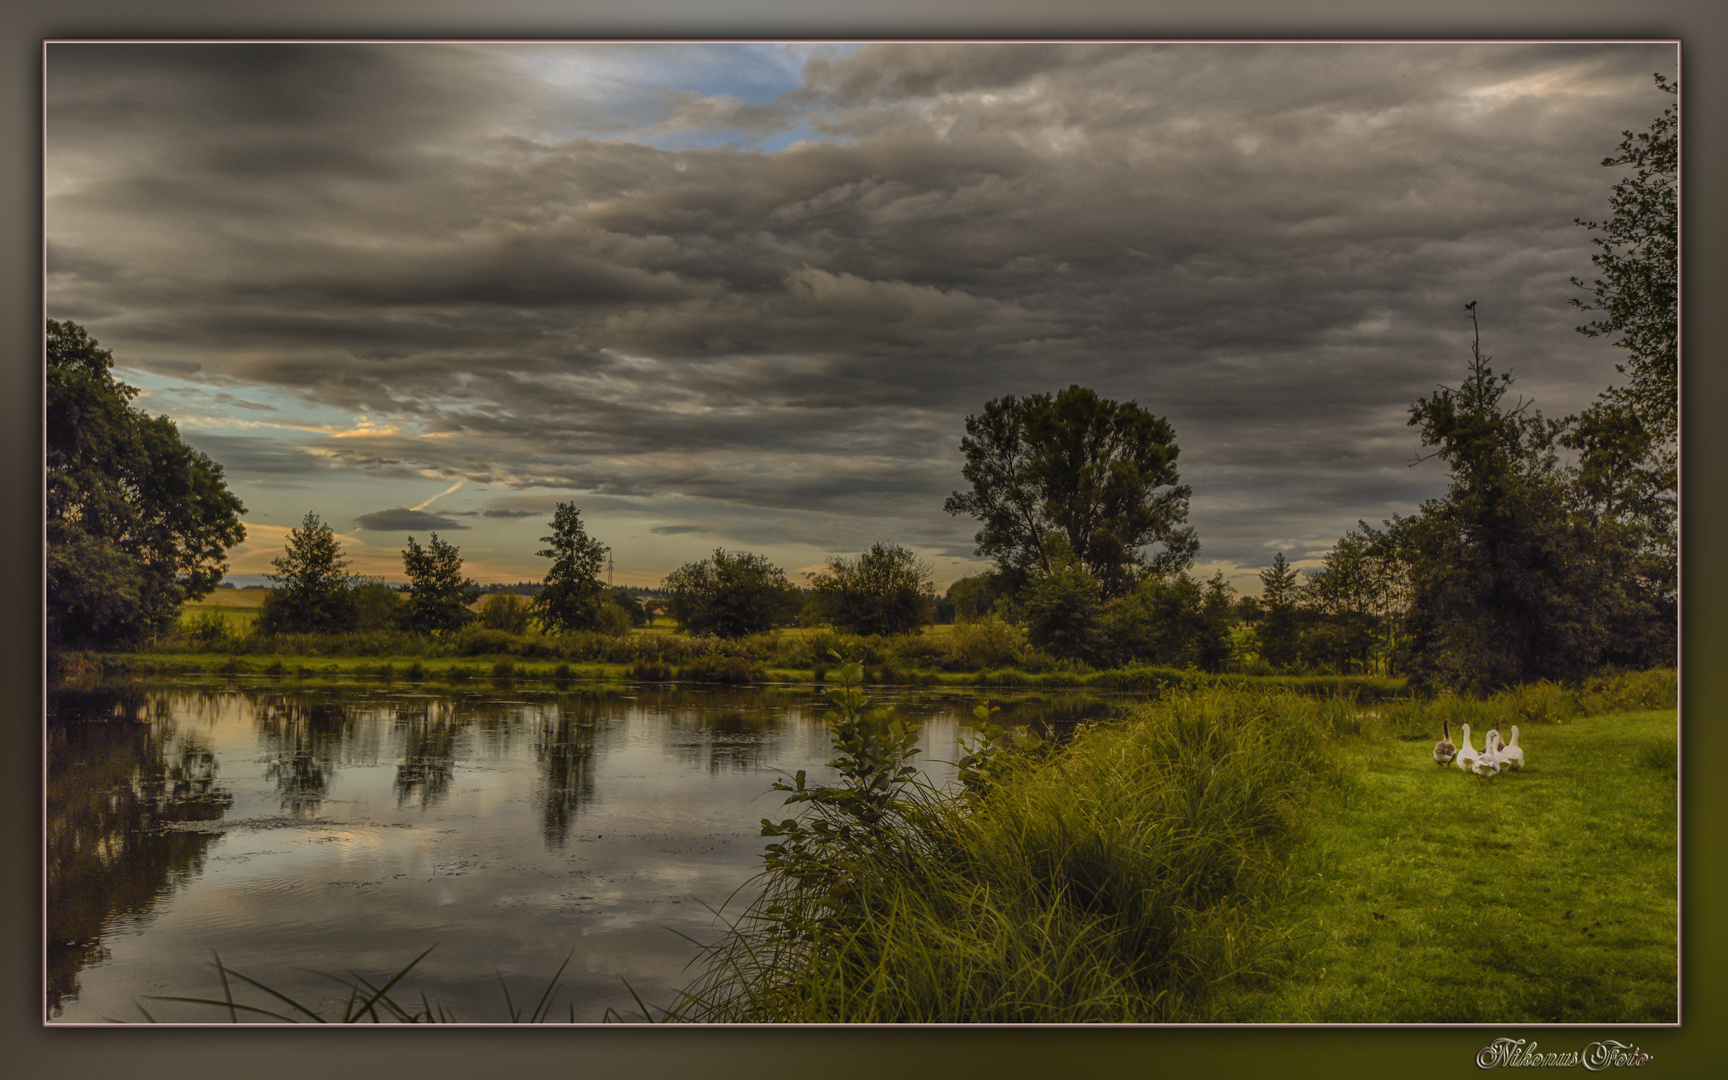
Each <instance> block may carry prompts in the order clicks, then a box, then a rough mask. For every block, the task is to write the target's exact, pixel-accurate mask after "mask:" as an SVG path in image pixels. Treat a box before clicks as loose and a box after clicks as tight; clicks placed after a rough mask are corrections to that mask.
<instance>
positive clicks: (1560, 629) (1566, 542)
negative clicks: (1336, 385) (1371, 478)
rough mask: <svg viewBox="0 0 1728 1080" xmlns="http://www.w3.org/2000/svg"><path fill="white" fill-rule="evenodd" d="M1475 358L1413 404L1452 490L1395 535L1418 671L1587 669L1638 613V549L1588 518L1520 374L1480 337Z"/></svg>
mask: <svg viewBox="0 0 1728 1080" xmlns="http://www.w3.org/2000/svg"><path fill="white" fill-rule="evenodd" d="M1471 313H1472V319H1474V317H1475V312H1474V308H1473V307H1472V309H1471ZM1471 357H1472V359H1471V363H1470V366H1469V369H1468V372H1467V374H1466V377H1465V379H1464V381H1463V382H1462V383H1461V384H1460V385H1459V386H1458V387H1457V388H1451V387H1441V388H1440V389H1439V390H1438V391H1437V392H1436V393H1434V394H1433V395H1432V396H1430V397H1426V398H1421V399H1419V400H1418V401H1417V402H1416V404H1415V405H1413V406H1411V408H1410V424H1411V425H1412V426H1416V427H1419V428H1420V429H1421V433H1422V443H1423V445H1424V446H1425V447H1433V448H1434V449H1433V451H1432V452H1431V453H1430V454H1428V455H1426V456H1427V457H1438V458H1440V459H1441V460H1443V461H1444V462H1445V463H1446V464H1447V466H1448V468H1449V470H1450V473H1451V485H1450V487H1449V489H1448V491H1447V494H1446V496H1445V497H1444V498H1442V499H1437V500H1430V501H1428V502H1427V503H1424V504H1423V507H1422V511H1421V513H1420V514H1419V515H1417V516H1416V517H1414V518H1410V519H1402V520H1398V521H1396V522H1395V524H1394V526H1393V529H1392V532H1393V535H1392V536H1391V537H1389V538H1388V540H1387V543H1389V544H1392V545H1393V546H1394V548H1395V550H1396V551H1397V553H1398V556H1399V558H1400V559H1401V560H1402V562H1403V563H1404V565H1405V566H1406V567H1407V568H1408V572H1409V577H1410V599H1409V604H1410V608H1409V614H1408V625H1407V628H1406V630H1407V637H1406V639H1405V641H1404V642H1403V648H1404V651H1405V653H1406V657H1407V659H1406V670H1408V672H1409V673H1410V675H1411V678H1412V679H1413V680H1414V681H1415V683H1416V684H1417V685H1418V686H1442V687H1452V688H1457V689H1471V690H1488V689H1492V688H1494V687H1497V686H1505V685H1510V684H1512V683H1516V682H1521V681H1529V680H1535V679H1542V678H1550V679H1553V678H1564V677H1576V676H1578V675H1581V674H1582V673H1583V672H1585V671H1587V670H1588V669H1589V668H1591V667H1592V666H1594V665H1595V664H1597V663H1599V662H1600V659H1601V657H1602V656H1603V655H1604V652H1605V650H1606V649H1607V647H1608V645H1609V644H1610V642H1611V639H1612V635H1613V632H1614V627H1615V626H1616V625H1618V624H1619V623H1621V622H1622V621H1624V620H1625V618H1626V617H1627V616H1628V615H1629V614H1630V613H1631V610H1632V609H1631V605H1630V603H1629V601H1628V597H1627V593H1626V575H1625V573H1624V569H1625V564H1626V562H1627V558H1628V554H1627V552H1626V550H1625V547H1624V545H1623V543H1622V542H1621V537H1620V536H1619V535H1617V534H1616V533H1615V532H1613V531H1612V530H1605V529H1602V528H1599V527H1597V523H1596V522H1594V521H1592V520H1591V518H1590V517H1589V515H1588V514H1586V513H1583V512H1581V508H1580V507H1579V506H1578V505H1577V501H1576V497H1575V494H1576V493H1575V491H1574V490H1573V489H1572V488H1571V486H1570V485H1568V483H1567V480H1566V477H1565V476H1564V474H1563V473H1562V471H1561V469H1560V467H1559V464H1558V462H1557V460H1556V458H1555V455H1554V452H1553V445H1552V431H1551V429H1550V428H1549V427H1548V426H1547V425H1546V424H1544V423H1543V421H1542V419H1541V416H1540V415H1539V414H1537V415H1527V403H1526V402H1522V401H1520V402H1519V403H1518V404H1516V405H1514V406H1510V407H1508V406H1506V405H1504V404H1503V403H1502V402H1503V398H1504V395H1505V394H1506V391H1507V389H1508V387H1509V386H1510V383H1511V379H1512V377H1511V375H1510V374H1503V375H1500V376H1496V375H1495V374H1494V372H1493V369H1492V368H1491V367H1490V366H1489V362H1488V358H1487V357H1484V356H1483V355H1482V351H1481V343H1480V336H1478V338H1477V340H1476V341H1475V343H1474V344H1473V345H1472V347H1471ZM1418 460H1424V459H1418Z"/></svg>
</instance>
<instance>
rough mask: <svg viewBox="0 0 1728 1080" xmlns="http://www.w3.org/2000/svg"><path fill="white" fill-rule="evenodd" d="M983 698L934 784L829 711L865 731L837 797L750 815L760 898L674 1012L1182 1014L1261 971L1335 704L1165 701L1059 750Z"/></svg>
mask: <svg viewBox="0 0 1728 1080" xmlns="http://www.w3.org/2000/svg"><path fill="white" fill-rule="evenodd" d="M982 711H983V713H984V715H983V716H981V717H979V727H978V729H977V732H978V736H979V738H978V740H977V741H975V742H973V743H971V744H969V745H967V746H966V748H965V749H966V750H967V752H968V754H967V764H966V766H965V768H964V770H963V780H967V781H969V783H968V784H967V788H966V793H965V794H964V795H963V796H960V797H945V796H941V795H939V794H937V793H935V792H933V791H931V790H930V789H928V788H927V787H924V786H922V785H920V784H918V783H917V782H916V781H915V780H914V779H913V778H912V776H911V775H910V774H909V773H907V772H905V771H904V769H905V766H904V765H903V764H902V763H903V762H904V760H905V758H906V754H905V751H906V750H907V749H909V748H910V742H909V740H906V739H905V737H904V733H903V732H901V733H898V734H897V733H896V731H895V729H894V728H893V726H892V721H891V720H888V719H887V718H885V717H882V716H876V717H874V718H871V719H866V714H867V712H868V709H867V706H859V705H855V706H853V708H852V709H850V710H848V709H846V708H845V707H844V706H843V707H842V710H841V713H840V714H839V716H837V718H836V720H835V724H836V729H837V735H838V734H840V733H841V731H843V730H844V729H845V728H846V727H847V726H848V725H856V726H858V727H860V728H863V729H864V730H865V731H867V732H868V733H869V734H870V736H871V737H873V739H874V742H872V743H869V744H866V743H865V742H863V741H862V740H860V739H857V738H854V739H853V740H852V742H851V743H849V745H851V746H855V747H857V748H858V752H856V753H854V754H853V755H852V756H851V760H850V761H849V762H836V763H835V765H836V767H837V768H839V767H842V766H843V768H842V776H843V779H844V781H845V782H844V783H843V785H842V786H841V787H840V788H839V789H838V790H836V789H834V788H827V787H815V786H812V785H809V784H808V783H807V782H800V781H802V780H803V778H802V777H799V778H796V779H795V781H794V783H793V784H790V785H785V786H784V788H785V790H787V791H788V792H789V793H790V794H791V795H792V796H793V797H794V798H800V797H801V799H802V801H803V802H805V803H806V805H807V807H808V810H807V813H806V816H805V817H804V818H803V819H798V820H788V821H783V822H780V823H777V824H776V823H773V822H765V823H764V829H765V831H767V832H768V833H769V835H773V836H776V837H780V838H783V839H781V841H780V843H779V844H778V845H777V848H775V849H770V855H769V857H768V859H767V860H766V861H767V862H768V863H769V864H770V866H771V868H770V869H768V870H766V871H765V872H764V882H765V888H764V892H763V895H762V898H761V899H760V900H759V901H758V902H757V904H756V905H754V906H753V907H752V908H751V909H750V910H749V911H748V912H746V913H745V915H744V916H743V917H742V918H741V919H739V920H738V922H737V923H736V924H735V926H734V928H733V933H732V934H731V935H730V936H729V937H728V938H727V939H725V940H723V941H722V942H720V943H719V944H717V945H715V946H713V947H711V948H710V949H708V950H707V954H706V958H705V960H706V970H705V973H704V975H703V976H702V977H701V978H700V979H699V980H698V981H697V983H696V984H695V985H693V986H692V987H691V988H690V990H689V991H688V994H687V997H686V999H685V1001H684V1002H683V1003H682V1005H681V1006H680V1007H679V1008H678V1009H676V1010H674V1013H675V1017H676V1018H679V1019H695V1020H711V1021H712V1020H719V1021H776V1022H829V1023H866V1022H900V1023H992V1022H994V1023H1038V1022H1087V1021H1115V1022H1136V1021H1138V1022H1156V1021H1170V1020H1183V1019H1192V1018H1195V1017H1197V1016H1199V1015H1201V1014H1202V1010H1204V1009H1205V1007H1206V1004H1207V1002H1208V1001H1209V1000H1210V999H1211V998H1212V997H1213V995H1215V994H1216V993H1217V992H1218V990H1219V989H1220V988H1221V987H1229V986H1232V985H1233V984H1235V983H1237V982H1240V981H1243V980H1253V979H1254V978H1255V975H1254V973H1256V972H1261V971H1264V970H1266V965H1267V963H1268V962H1269V961H1270V960H1271V958H1272V956H1273V954H1274V951H1275V950H1276V949H1277V947H1278V942H1279V939H1280V930H1279V928H1278V927H1277V925H1276V921H1275V915H1276V913H1277V911H1278V903H1279V901H1280V900H1281V899H1282V898H1283V896H1284V895H1285V889H1284V883H1285V881H1286V880H1287V877H1286V867H1287V866H1288V865H1289V860H1290V859H1291V857H1292V855H1293V853H1294V851H1295V850H1296V841H1297V840H1298V838H1299V837H1300V835H1301V834H1302V831H1303V830H1304V828H1305V827H1306V825H1307V822H1308V820H1309V818H1310V817H1311V815H1312V810H1311V806H1312V803H1313V796H1314V793H1315V792H1316V791H1319V790H1325V785H1324V784H1323V783H1317V780H1319V781H1324V780H1326V779H1329V778H1331V777H1332V776H1333V775H1334V773H1333V770H1332V769H1331V768H1330V766H1329V753H1330V747H1329V743H1328V742H1327V741H1326V740H1324V739H1317V738H1314V737H1313V736H1314V734H1315V733H1316V732H1322V733H1324V732H1328V731H1330V730H1332V727H1333V725H1334V724H1335V723H1336V714H1337V713H1338V710H1337V708H1336V707H1334V706H1332V705H1330V704H1329V703H1327V702H1325V701H1321V700H1317V699H1300V698H1295V697H1285V696H1277V697H1273V696H1268V695H1260V694H1247V693H1218V694H1212V695H1207V696H1205V697H1194V698H1190V697H1186V696H1182V697H1175V698H1172V699H1169V700H1168V701H1165V702H1162V703H1160V704H1157V705H1150V706H1146V707H1144V708H1142V709H1141V710H1139V711H1138V712H1137V713H1136V715H1135V716H1133V717H1132V718H1131V719H1130V720H1129V721H1128V722H1127V723H1124V724H1119V725H1110V726H1108V727H1099V728H1094V729H1091V730H1088V731H1085V732H1082V733H1081V734H1079V735H1077V736H1076V737H1075V739H1074V740H1073V741H1072V743H1070V744H1068V745H1067V746H1065V747H1063V748H1060V749H1054V750H1052V749H1051V748H1048V747H1047V746H1041V745H1040V744H1038V743H1037V742H1036V741H1032V740H1023V739H1016V738H1015V737H1013V736H1011V735H1009V734H1008V733H1007V732H1006V731H1004V730H1002V729H1001V728H1000V726H999V725H996V724H995V723H994V718H993V716H992V715H991V714H990V711H989V709H988V708H987V707H984V709H983V710H982ZM975 715H976V714H975ZM1016 744H1019V745H1016ZM896 778H900V779H898V780H896ZM885 826H886V827H885ZM790 838H796V839H797V840H798V841H799V843H798V844H797V845H796V846H793V845H790V844H788V843H787V839H790Z"/></svg>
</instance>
